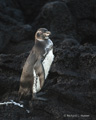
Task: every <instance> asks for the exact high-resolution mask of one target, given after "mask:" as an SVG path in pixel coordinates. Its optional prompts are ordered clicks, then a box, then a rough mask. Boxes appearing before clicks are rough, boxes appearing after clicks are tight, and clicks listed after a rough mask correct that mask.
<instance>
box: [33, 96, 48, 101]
mask: <svg viewBox="0 0 96 120" xmlns="http://www.w3.org/2000/svg"><path fill="white" fill-rule="evenodd" d="M34 100H40V101H48V99H46V98H43V97H35V98H34Z"/></svg>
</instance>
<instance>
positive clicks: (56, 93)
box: [0, 0, 96, 120]
mask: <svg viewBox="0 0 96 120" xmlns="http://www.w3.org/2000/svg"><path fill="white" fill-rule="evenodd" d="M40 27H46V28H48V29H49V30H50V31H51V32H52V35H51V39H52V40H53V42H54V54H55V59H54V62H53V64H52V67H51V70H50V73H49V76H48V79H47V80H46V82H45V85H44V87H43V89H42V90H41V92H45V94H44V95H43V97H45V98H47V99H48V101H47V102H44V101H38V100H34V101H32V108H31V110H32V113H30V114H28V113H27V112H26V110H25V109H23V108H20V107H17V106H14V105H8V106H6V105H4V106H0V120H26V119H27V120H95V118H96V42H95V40H96V0H91V1H90V0H57V1H56V0H47V1H43V0H41V1H39V0H35V2H34V0H33V1H32V0H7V1H6V0H0V102H4V101H5V102H6V101H10V100H11V99H13V100H15V101H18V88H19V80H20V75H21V71H22V67H23V65H24V62H25V60H26V58H27V56H28V55H29V52H30V50H31V49H32V46H33V44H34V33H35V31H36V30H37V29H38V28H40Z"/></svg>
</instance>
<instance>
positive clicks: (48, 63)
mask: <svg viewBox="0 0 96 120" xmlns="http://www.w3.org/2000/svg"><path fill="white" fill-rule="evenodd" d="M53 60H54V55H53V49H52V50H50V51H49V53H48V54H47V55H46V57H45V59H44V60H43V62H42V64H43V68H44V72H45V79H46V78H47V76H48V73H49V70H50V67H51V64H52V62H53Z"/></svg>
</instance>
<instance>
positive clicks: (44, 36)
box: [35, 28, 51, 41]
mask: <svg viewBox="0 0 96 120" xmlns="http://www.w3.org/2000/svg"><path fill="white" fill-rule="evenodd" d="M50 34H51V32H50V31H48V30H47V29H46V28H40V29H38V30H37V32H36V34H35V40H39V41H44V40H48V39H49V35H50Z"/></svg>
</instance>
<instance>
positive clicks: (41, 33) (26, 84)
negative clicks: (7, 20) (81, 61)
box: [19, 28, 54, 100]
mask: <svg viewBox="0 0 96 120" xmlns="http://www.w3.org/2000/svg"><path fill="white" fill-rule="evenodd" d="M50 34H51V32H50V31H48V30H47V29H46V28H40V29H38V30H37V32H36V33H35V44H34V46H33V48H32V50H31V52H30V54H29V56H28V58H27V60H26V62H25V64H24V67H23V70H22V74H21V78H20V87H19V97H20V100H22V99H26V100H31V99H35V98H36V93H38V92H39V91H40V90H41V89H42V87H43V85H44V82H45V80H46V79H47V76H48V74H49V70H50V68H51V65H52V62H53V60H54V54H53V42H52V41H51V39H50V38H49V36H50Z"/></svg>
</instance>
